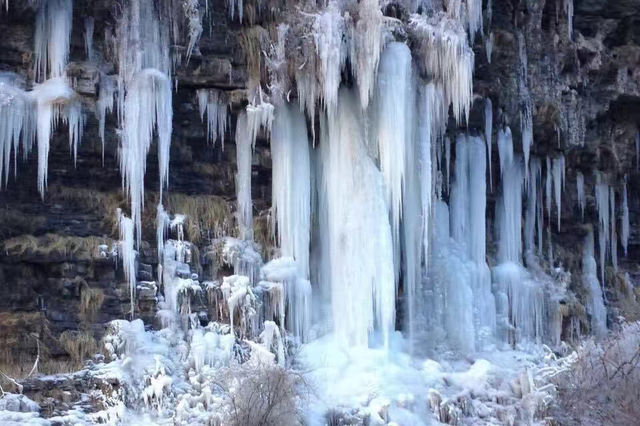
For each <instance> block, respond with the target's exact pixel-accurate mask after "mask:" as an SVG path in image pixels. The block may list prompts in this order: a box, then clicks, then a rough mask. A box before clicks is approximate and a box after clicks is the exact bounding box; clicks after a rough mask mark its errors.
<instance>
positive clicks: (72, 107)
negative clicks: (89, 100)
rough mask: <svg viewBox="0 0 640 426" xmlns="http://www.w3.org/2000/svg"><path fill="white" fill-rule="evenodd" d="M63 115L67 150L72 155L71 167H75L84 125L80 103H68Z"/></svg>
mask: <svg viewBox="0 0 640 426" xmlns="http://www.w3.org/2000/svg"><path fill="white" fill-rule="evenodd" d="M64 115H65V120H66V122H67V125H68V127H69V149H70V150H71V153H72V154H73V166H74V167H75V166H76V163H77V159H78V145H80V141H81V140H82V133H83V132H84V124H85V118H84V115H83V114H82V104H81V103H80V102H71V103H69V104H68V105H67V107H66V108H65V111H64Z"/></svg>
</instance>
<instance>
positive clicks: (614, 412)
mask: <svg viewBox="0 0 640 426" xmlns="http://www.w3.org/2000/svg"><path fill="white" fill-rule="evenodd" d="M574 356H575V360H574V361H573V363H572V365H571V368H569V369H567V370H566V371H564V372H563V373H561V374H559V375H557V376H556V377H555V378H554V380H553V382H554V384H555V385H556V389H557V392H558V398H557V401H556V407H554V409H552V415H553V417H554V418H555V419H556V420H557V422H558V424H562V425H571V424H579V425H586V426H589V425H593V426H595V425H604V424H607V425H620V426H625V425H629V426H631V425H637V424H638V419H640V404H638V401H640V365H639V364H640V323H631V324H625V325H623V327H622V328H621V329H620V331H618V332H616V333H613V334H612V335H611V336H610V337H609V338H607V339H605V340H603V341H601V342H597V341H594V340H590V341H587V342H585V343H584V344H583V345H582V346H581V347H580V348H579V349H578V350H577V352H576V354H575V355H574Z"/></svg>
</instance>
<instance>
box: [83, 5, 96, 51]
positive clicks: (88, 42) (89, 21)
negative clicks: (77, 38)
mask: <svg viewBox="0 0 640 426" xmlns="http://www.w3.org/2000/svg"><path fill="white" fill-rule="evenodd" d="M94 27H95V22H94V20H93V17H92V16H87V17H86V18H85V19H84V34H83V36H84V51H85V53H86V54H87V60H89V61H90V60H91V58H93V30H94Z"/></svg>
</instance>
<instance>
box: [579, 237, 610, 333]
mask: <svg viewBox="0 0 640 426" xmlns="http://www.w3.org/2000/svg"><path fill="white" fill-rule="evenodd" d="M593 256H594V247H593V230H592V229H589V232H588V234H587V237H586V238H585V242H584V249H583V255H582V285H583V286H584V287H585V288H586V289H587V290H589V298H588V300H587V303H586V305H587V312H588V313H589V315H590V316H591V332H592V333H593V334H594V335H595V336H597V337H603V336H604V335H605V334H606V332H607V309H606V308H605V306H604V300H603V297H602V288H601V286H600V283H599V282H598V271H597V267H596V260H595V259H594V257H593Z"/></svg>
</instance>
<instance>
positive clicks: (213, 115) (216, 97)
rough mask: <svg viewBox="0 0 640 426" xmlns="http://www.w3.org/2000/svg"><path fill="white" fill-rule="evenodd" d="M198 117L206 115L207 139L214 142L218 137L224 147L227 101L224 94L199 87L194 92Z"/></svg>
mask: <svg viewBox="0 0 640 426" xmlns="http://www.w3.org/2000/svg"><path fill="white" fill-rule="evenodd" d="M196 96H197V99H198V110H199V112H200V119H201V120H202V121H204V116H205V115H206V116H207V140H208V141H211V142H213V143H215V141H216V140H217V139H218V137H219V138H220V141H221V142H222V149H224V134H225V132H226V128H227V120H228V118H227V117H228V113H229V102H228V100H227V99H226V95H225V94H224V93H223V92H222V91H220V90H216V89H200V90H198V91H197V92H196Z"/></svg>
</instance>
